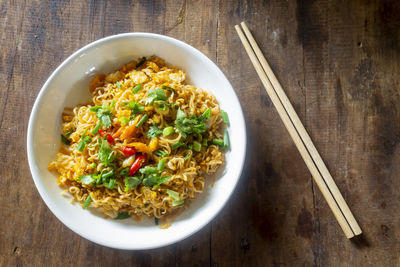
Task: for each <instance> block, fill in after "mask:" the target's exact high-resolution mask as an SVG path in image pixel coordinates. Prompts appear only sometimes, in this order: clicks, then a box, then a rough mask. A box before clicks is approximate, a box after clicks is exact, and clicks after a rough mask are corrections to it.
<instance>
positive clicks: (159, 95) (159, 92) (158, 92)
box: [146, 88, 168, 105]
mask: <svg viewBox="0 0 400 267" xmlns="http://www.w3.org/2000/svg"><path fill="white" fill-rule="evenodd" d="M148 94H149V97H148V98H147V99H146V105H149V104H153V102H154V101H155V100H164V101H165V100H167V98H168V97H167V94H166V93H165V92H164V90H163V89H160V88H156V89H151V90H149V92H148Z"/></svg>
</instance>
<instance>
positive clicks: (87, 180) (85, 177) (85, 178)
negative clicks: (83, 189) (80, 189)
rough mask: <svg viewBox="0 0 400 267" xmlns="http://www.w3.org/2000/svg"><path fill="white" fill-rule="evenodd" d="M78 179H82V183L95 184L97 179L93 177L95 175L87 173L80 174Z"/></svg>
mask: <svg viewBox="0 0 400 267" xmlns="http://www.w3.org/2000/svg"><path fill="white" fill-rule="evenodd" d="M78 181H80V182H81V183H82V184H93V182H94V181H95V179H94V178H93V175H91V174H87V175H81V176H79V178H78Z"/></svg>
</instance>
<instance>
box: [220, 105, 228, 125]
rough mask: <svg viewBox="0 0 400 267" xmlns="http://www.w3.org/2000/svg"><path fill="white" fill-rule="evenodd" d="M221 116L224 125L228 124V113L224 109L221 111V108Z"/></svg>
mask: <svg viewBox="0 0 400 267" xmlns="http://www.w3.org/2000/svg"><path fill="white" fill-rule="evenodd" d="M221 117H222V120H223V122H224V123H225V124H226V125H228V126H229V118H228V114H227V113H226V112H225V111H223V110H222V109H221Z"/></svg>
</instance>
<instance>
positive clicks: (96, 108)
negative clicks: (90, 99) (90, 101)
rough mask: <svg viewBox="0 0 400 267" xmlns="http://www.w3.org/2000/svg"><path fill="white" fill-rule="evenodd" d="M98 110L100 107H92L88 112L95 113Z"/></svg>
mask: <svg viewBox="0 0 400 267" xmlns="http://www.w3.org/2000/svg"><path fill="white" fill-rule="evenodd" d="M99 109H101V106H94V107H91V108H90V109H89V110H90V111H91V112H97V111H98V110H99Z"/></svg>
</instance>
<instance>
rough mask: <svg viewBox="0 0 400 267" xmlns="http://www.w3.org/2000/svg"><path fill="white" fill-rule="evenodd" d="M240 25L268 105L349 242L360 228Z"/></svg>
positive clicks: (257, 48) (244, 28) (241, 33)
mask: <svg viewBox="0 0 400 267" xmlns="http://www.w3.org/2000/svg"><path fill="white" fill-rule="evenodd" d="M240 25H241V26H242V28H243V31H242V29H241V28H240V27H239V25H236V26H235V29H236V31H237V33H238V35H239V37H240V40H241V41H242V43H243V46H244V48H245V49H246V52H247V54H248V55H249V57H250V60H251V62H252V63H253V65H254V68H255V69H256V71H257V74H258V76H259V77H260V79H261V82H262V83H263V85H264V87H265V90H266V91H267V93H268V95H269V97H270V98H271V101H272V102H273V103H274V106H275V108H276V109H277V111H278V113H279V116H280V117H281V119H282V121H283V123H284V125H285V127H286V129H287V130H288V131H289V134H290V136H291V137H292V139H293V141H294V143H295V145H296V147H297V149H298V150H299V152H300V154H301V156H302V158H303V160H304V161H305V163H306V165H307V167H308V169H309V170H310V172H311V175H312V176H313V178H314V180H315V182H316V184H317V185H318V187H319V189H320V190H321V192H322V194H323V196H324V197H325V199H326V201H327V202H328V205H329V207H330V208H331V210H332V212H333V214H334V215H335V217H336V219H337V221H338V222H339V225H340V227H341V228H342V229H343V232H344V233H345V235H346V237H347V238H352V237H354V236H356V235H359V234H361V233H362V231H361V228H360V226H359V225H358V223H357V221H356V219H355V218H354V216H353V214H352V213H351V211H350V209H349V206H348V205H347V203H346V201H345V200H344V198H343V196H342V194H341V193H340V191H339V189H338V187H337V186H336V184H335V181H334V180H333V178H332V176H331V174H330V173H329V171H328V169H327V168H326V166H325V163H324V162H323V160H322V158H321V156H320V155H319V153H318V151H317V149H316V148H315V146H314V144H313V142H312V141H311V138H310V136H309V135H308V133H307V131H306V129H305V128H304V126H303V124H302V123H301V121H300V119H299V117H298V116H297V114H296V111H295V110H294V108H293V106H292V104H291V103H290V101H289V99H288V98H287V96H286V94H285V92H284V91H283V89H282V86H281V85H280V83H279V81H278V79H277V78H276V76H275V74H274V73H273V72H272V70H271V67H270V66H269V64H268V62H267V60H266V59H265V57H264V56H263V54H262V52H261V50H260V48H259V47H258V45H257V43H256V41H255V40H254V38H253V36H252V34H251V33H250V31H249V29H248V28H247V26H246V23H244V22H242V23H241V24H240ZM243 32H244V33H243Z"/></svg>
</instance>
